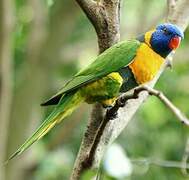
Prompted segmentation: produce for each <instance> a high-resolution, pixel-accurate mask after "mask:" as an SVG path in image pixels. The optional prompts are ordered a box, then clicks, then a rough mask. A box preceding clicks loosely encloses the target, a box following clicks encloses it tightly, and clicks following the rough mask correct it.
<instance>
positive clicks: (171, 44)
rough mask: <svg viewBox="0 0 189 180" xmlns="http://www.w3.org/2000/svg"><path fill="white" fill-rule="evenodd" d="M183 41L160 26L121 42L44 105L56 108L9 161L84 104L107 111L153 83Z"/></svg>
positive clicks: (170, 27) (168, 26) (174, 31)
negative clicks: (125, 95)
mask: <svg viewBox="0 0 189 180" xmlns="http://www.w3.org/2000/svg"><path fill="white" fill-rule="evenodd" d="M183 38H184V34H183V32H182V31H181V30H180V29H179V28H178V27H177V26H175V25H173V24H161V25H159V26H157V27H156V28H155V29H153V30H150V31H148V32H146V33H145V34H144V35H141V36H139V37H138V38H136V39H132V40H129V41H123V42H119V43H117V44H115V45H113V46H112V47H110V48H109V49H107V50H106V51H104V52H103V53H102V54H100V55H99V56H98V57H97V58H96V60H95V61H94V62H93V63H92V64H90V65H89V66H88V67H87V68H85V69H83V70H81V71H80V72H79V73H77V74H76V75H75V76H74V77H73V78H72V79H71V80H70V81H69V82H68V83H67V84H66V85H64V86H63V88H62V89H61V90H60V91H59V92H58V93H57V94H55V95H54V96H52V97H51V98H50V99H49V100H47V101H46V102H44V103H43V104H42V106H48V105H56V107H55V108H54V111H53V112H52V113H51V114H50V115H49V116H48V117H47V118H46V119H45V120H44V122H43V123H42V124H41V126H40V127H39V128H38V129H37V130H36V131H35V132H34V133H33V135H32V136H31V137H29V138H28V139H27V140H26V142H25V143H24V144H23V145H22V146H20V148H19V149H18V150H17V151H16V152H15V153H14V154H13V155H12V156H11V157H10V158H9V160H10V159H12V158H13V157H15V156H16V155H19V154H21V153H22V152H23V151H25V150H26V149H27V148H28V147H30V146H31V145H32V144H33V143H34V142H35V141H37V140H39V139H40V138H42V137H43V136H44V135H45V134H46V133H47V132H49V130H50V129H52V128H53V127H54V126H55V125H56V124H58V123H60V122H61V121H62V120H63V119H64V118H65V117H67V116H68V115H69V114H71V113H72V111H73V110H75V109H76V108H77V107H78V106H79V105H80V104H81V103H82V102H87V103H89V104H91V103H95V102H99V103H101V104H102V105H103V106H104V107H112V106H113V105H114V103H115V101H116V99H117V98H118V96H119V95H120V93H122V92H126V91H128V90H130V89H133V88H135V87H137V86H139V85H141V84H144V83H146V82H148V81H150V80H152V79H153V78H154V76H155V75H156V74H157V72H158V71H159V69H160V66H161V65H162V63H163V62H164V60H165V58H166V57H167V55H168V54H169V53H170V52H171V51H172V50H175V49H176V48H178V47H179V44H180V41H181V39H183Z"/></svg>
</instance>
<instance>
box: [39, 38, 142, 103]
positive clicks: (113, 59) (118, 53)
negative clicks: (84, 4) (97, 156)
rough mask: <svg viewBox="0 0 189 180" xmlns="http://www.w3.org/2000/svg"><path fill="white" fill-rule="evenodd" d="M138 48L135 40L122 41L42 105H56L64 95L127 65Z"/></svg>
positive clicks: (138, 44) (137, 42)
mask: <svg viewBox="0 0 189 180" xmlns="http://www.w3.org/2000/svg"><path fill="white" fill-rule="evenodd" d="M139 46H140V42H139V41H137V40H129V41H122V42H119V43H117V44H115V45H114V46H112V47H110V48H109V49H107V50H106V51H104V52H103V53H102V54H100V55H99V56H98V57H97V59H96V60H95V61H94V62H93V63H92V64H90V65H89V66H88V67H87V68H85V69H83V70H82V71H80V72H79V73H77V74H76V75H75V76H74V77H73V79H71V80H70V81H69V82H68V83H67V84H66V85H65V86H64V87H63V88H62V89H60V91H59V92H58V93H57V94H55V95H54V96H52V97H51V98H50V99H49V100H47V101H46V102H45V103H43V104H42V105H51V104H57V103H58V101H59V99H60V98H61V96H62V95H63V94H64V93H67V92H70V91H72V90H74V89H77V88H79V87H81V86H83V85H85V84H88V83H90V82H92V81H95V80H97V79H99V78H101V77H103V76H106V75H107V74H109V73H111V72H114V71H117V70H119V69H120V68H122V67H124V66H126V65H128V64H129V63H130V62H131V61H132V60H133V58H134V57H135V55H136V51H137V49H138V47H139Z"/></svg>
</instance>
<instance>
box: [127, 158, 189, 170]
mask: <svg viewBox="0 0 189 180" xmlns="http://www.w3.org/2000/svg"><path fill="white" fill-rule="evenodd" d="M130 161H131V162H132V163H134V164H141V165H143V166H144V165H147V166H150V165H156V166H160V167H165V168H179V169H182V168H183V164H182V162H179V161H169V160H163V159H152V158H140V159H131V160H130ZM185 167H186V169H189V164H186V166H185Z"/></svg>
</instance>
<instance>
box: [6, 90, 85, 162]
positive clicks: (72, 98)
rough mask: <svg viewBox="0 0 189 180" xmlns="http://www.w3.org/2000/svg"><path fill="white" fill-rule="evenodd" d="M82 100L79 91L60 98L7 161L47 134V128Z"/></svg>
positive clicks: (67, 113)
mask: <svg viewBox="0 0 189 180" xmlns="http://www.w3.org/2000/svg"><path fill="white" fill-rule="evenodd" d="M83 100H84V98H83V97H82V96H81V95H80V93H79V91H77V92H75V91H74V92H71V93H69V94H65V95H64V96H63V97H62V98H61V100H60V102H59V103H58V105H57V107H56V108H55V109H54V111H53V112H52V113H51V114H50V115H49V116H48V117H47V118H46V119H45V120H44V122H43V123H42V124H41V126H40V127H39V128H38V129H37V130H36V131H35V132H34V133H33V135H32V136H31V137H29V138H28V139H27V140H26V141H25V143H24V144H23V145H21V146H20V147H19V148H18V150H17V151H16V152H15V153H13V154H12V155H11V156H10V158H9V159H8V160H7V162H8V161H9V160H11V159H12V158H14V157H15V156H17V155H20V154H21V153H22V152H24V151H25V150H26V149H28V148H29V147H30V146H31V145H32V144H33V143H34V142H35V141H37V140H39V139H40V138H42V137H43V136H44V135H45V134H47V133H48V132H49V130H50V129H52V128H53V127H54V126H55V125H56V124H57V123H59V122H60V121H62V120H63V119H64V118H65V117H67V116H68V115H70V114H71V113H72V112H73V110H75V109H76V108H77V107H78V106H79V105H80V103H81V102H83ZM7 162H6V163H7Z"/></svg>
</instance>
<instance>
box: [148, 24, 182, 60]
mask: <svg viewBox="0 0 189 180" xmlns="http://www.w3.org/2000/svg"><path fill="white" fill-rule="evenodd" d="M183 38H184V34H183V32H182V31H181V30H180V29H179V28H178V27H177V26H176V25H173V24H168V23H166V24H161V25H159V26H157V27H156V29H155V30H154V31H153V32H152V34H151V37H150V42H149V43H150V45H151V47H152V49H153V50H154V51H155V52H157V53H158V54H159V55H161V56H162V57H166V56H167V55H168V54H169V53H170V52H171V51H172V50H175V49H176V48H178V47H179V44H180V41H181V39H183Z"/></svg>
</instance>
